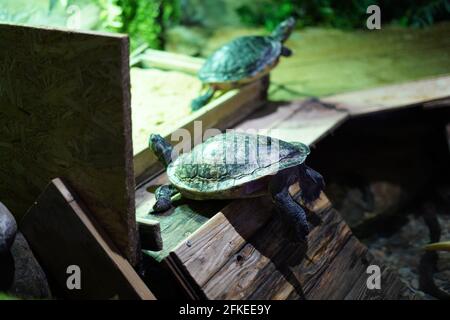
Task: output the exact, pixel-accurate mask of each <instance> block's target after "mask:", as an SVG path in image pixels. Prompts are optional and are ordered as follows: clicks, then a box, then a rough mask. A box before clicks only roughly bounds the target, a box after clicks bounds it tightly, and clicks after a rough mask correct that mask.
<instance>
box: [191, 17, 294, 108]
mask: <svg viewBox="0 0 450 320" xmlns="http://www.w3.org/2000/svg"><path fill="white" fill-rule="evenodd" d="M294 26H295V19H294V18H292V17H290V18H288V19H286V20H284V21H283V22H281V23H280V24H279V25H278V27H277V28H276V29H275V30H274V31H273V32H272V33H271V34H270V35H268V36H244V37H239V38H236V39H234V40H232V41H231V42H229V43H227V44H225V45H224V46H222V47H220V48H219V49H217V50H216V51H215V52H213V53H212V54H211V55H210V56H209V57H208V58H207V59H206V61H205V63H204V64H203V66H202V67H201V68H200V70H199V72H198V78H199V79H200V81H201V82H202V84H203V87H206V86H208V87H209V88H208V90H207V91H206V93H205V94H203V95H201V96H199V97H197V98H195V99H194V100H192V102H191V109H192V111H196V110H198V109H200V108H201V107H203V106H205V105H206V104H207V103H208V102H209V101H210V100H211V98H212V97H213V96H214V93H215V92H216V91H217V90H221V91H222V92H225V91H227V90H231V89H234V88H238V87H240V86H242V85H245V84H247V83H250V82H253V81H255V80H257V79H259V78H261V77H263V76H264V75H266V74H268V73H269V72H270V71H271V70H272V69H273V68H274V67H275V66H276V65H277V63H278V61H279V58H280V56H285V57H289V56H291V55H292V51H291V50H290V49H288V48H287V47H285V46H284V45H283V43H284V42H285V41H286V40H287V39H288V37H289V36H290V34H291V32H292V30H293V29H294Z"/></svg>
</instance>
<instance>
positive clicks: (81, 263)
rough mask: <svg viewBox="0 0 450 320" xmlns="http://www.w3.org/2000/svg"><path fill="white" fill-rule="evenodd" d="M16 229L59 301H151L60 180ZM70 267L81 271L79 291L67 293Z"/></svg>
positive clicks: (99, 229) (147, 292)
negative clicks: (59, 295) (55, 289)
mask: <svg viewBox="0 0 450 320" xmlns="http://www.w3.org/2000/svg"><path fill="white" fill-rule="evenodd" d="M20 228H21V230H22V232H23V234H24V236H25V237H26V239H27V240H28V242H29V244H30V246H31V248H32V250H33V252H34V253H35V254H36V256H37V257H38V259H39V261H40V263H41V264H42V266H43V268H44V270H45V271H46V273H47V274H48V275H49V276H50V278H51V279H52V280H53V281H54V282H55V283H56V284H57V286H58V290H57V291H58V292H62V294H63V296H64V298H68V299H115V298H118V299H145V300H153V299H154V298H155V297H154V296H153V294H152V293H151V292H150V290H149V289H148V288H147V287H146V285H145V284H144V282H143V281H142V280H141V279H140V278H139V276H138V275H137V273H136V272H135V271H134V269H133V268H132V266H131V265H130V264H129V263H128V261H127V260H125V259H124V258H123V257H122V256H121V255H120V254H119V252H118V250H117V249H116V247H115V246H114V244H113V243H112V242H111V241H110V239H109V238H108V237H107V235H106V234H105V233H104V232H103V231H102V229H101V228H100V227H99V226H98V224H97V223H96V222H95V221H94V219H93V217H92V216H91V215H90V214H89V212H88V211H87V209H86V208H85V206H84V205H83V204H82V203H81V201H80V199H78V198H77V197H76V195H75V194H74V193H73V191H71V190H70V189H69V188H68V186H67V185H66V184H65V183H64V182H63V181H62V180H60V179H54V180H53V181H52V182H51V183H50V184H49V185H48V186H47V188H46V189H45V190H44V192H43V193H42V194H41V195H40V196H39V198H38V199H37V200H36V202H35V203H34V204H33V206H32V207H31V208H30V210H29V211H28V212H27V214H26V215H25V217H24V219H23V220H22V222H21V224H20ZM71 265H76V266H78V267H79V268H80V271H81V289H80V290H69V289H68V288H67V285H66V281H67V278H68V276H69V275H68V274H67V268H68V267H69V266H71Z"/></svg>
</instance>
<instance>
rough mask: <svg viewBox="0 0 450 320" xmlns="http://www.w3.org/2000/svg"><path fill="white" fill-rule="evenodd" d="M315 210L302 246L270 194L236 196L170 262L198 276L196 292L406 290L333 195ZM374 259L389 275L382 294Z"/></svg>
mask: <svg viewBox="0 0 450 320" xmlns="http://www.w3.org/2000/svg"><path fill="white" fill-rule="evenodd" d="M293 189H294V190H292V193H296V191H298V188H293ZM310 209H311V213H310V216H311V219H310V221H311V222H312V223H313V224H315V227H314V228H313V229H312V232H311V233H310V235H309V237H308V244H307V246H300V245H294V244H291V243H290V242H289V241H288V240H287V239H286V238H285V237H284V232H285V226H283V225H282V223H281V221H280V219H277V214H276V213H275V212H274V209H273V206H272V205H271V203H270V200H269V199H267V198H263V199H259V200H258V199H254V200H253V201H245V200H240V201H235V202H233V203H231V204H230V205H229V206H227V207H225V208H224V209H223V210H222V211H221V212H220V213H219V214H217V215H215V216H214V217H213V218H212V219H211V220H210V221H208V223H206V224H205V225H203V226H202V227H201V228H200V229H199V230H198V231H197V232H195V233H194V234H193V235H191V236H190V237H188V238H187V239H186V240H185V241H183V243H181V244H180V245H179V246H178V247H177V248H175V249H174V250H173V251H172V252H171V253H170V256H169V257H168V258H167V259H168V260H169V262H168V263H169V264H170V265H176V266H177V268H178V270H179V271H178V273H179V274H178V277H179V279H183V280H184V281H189V282H190V286H191V288H192V289H191V290H193V292H191V297H193V298H200V299H201V298H206V299H277V300H279V299H368V298H383V299H396V298H400V297H401V294H402V290H403V286H402V285H401V284H400V282H399V280H398V279H397V278H396V276H395V275H394V274H392V273H391V271H389V270H388V269H386V268H385V267H384V266H383V265H381V264H380V263H379V262H376V261H374V259H373V258H372V257H371V256H370V254H369V253H368V251H367V248H366V247H365V246H363V245H362V244H361V243H360V242H359V241H358V240H357V239H356V238H355V237H354V236H353V235H352V233H351V231H350V229H349V227H348V226H347V224H346V223H345V222H344V221H343V220H342V218H341V216H340V215H339V213H338V212H337V211H336V210H334V209H333V208H332V207H331V204H330V203H329V201H328V199H327V198H326V196H325V195H323V194H322V196H321V199H319V201H317V202H316V204H315V205H314V207H311V208H310ZM374 263H376V264H378V265H379V266H380V267H381V269H382V270H383V273H384V276H385V277H384V279H383V278H382V289H381V290H379V291H378V292H377V293H375V294H374V293H372V292H371V291H370V290H368V289H367V286H366V280H367V274H366V273H365V272H366V269H367V267H368V266H369V265H370V264H374ZM187 279H189V280H187ZM387 280H389V281H387ZM364 287H365V288H366V289H364Z"/></svg>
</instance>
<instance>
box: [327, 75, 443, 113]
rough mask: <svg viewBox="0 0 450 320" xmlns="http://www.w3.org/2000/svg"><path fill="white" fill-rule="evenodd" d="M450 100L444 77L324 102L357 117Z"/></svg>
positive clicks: (345, 95)
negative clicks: (429, 102)
mask: <svg viewBox="0 0 450 320" xmlns="http://www.w3.org/2000/svg"><path fill="white" fill-rule="evenodd" d="M449 96H450V76H442V77H436V78H431V79H425V80H419V81H414V82H407V83H402V84H396V85H390V86H385V87H378V88H375V89H368V90H362V91H355V92H349V93H343V94H339V95H335V96H330V97H326V98H322V99H321V101H324V102H326V103H332V104H336V105H337V107H338V108H340V109H343V110H347V111H348V112H349V113H350V115H352V116H356V115H363V114H370V113H373V112H381V111H386V110H395V109H398V108H402V107H409V106H412V105H418V104H423V103H425V102H428V101H436V100H441V99H448V98H449Z"/></svg>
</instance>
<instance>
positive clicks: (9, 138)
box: [0, 25, 136, 262]
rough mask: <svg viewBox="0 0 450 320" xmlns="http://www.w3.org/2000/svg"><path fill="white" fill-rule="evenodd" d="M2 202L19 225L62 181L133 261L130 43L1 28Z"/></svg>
mask: <svg viewBox="0 0 450 320" xmlns="http://www.w3.org/2000/svg"><path fill="white" fill-rule="evenodd" d="M0 43H1V47H0V74H1V77H0V197H1V201H3V202H4V203H5V204H7V205H8V207H10V208H11V209H12V211H13V212H14V213H15V214H16V215H17V216H18V217H21V216H22V215H23V214H24V213H25V212H26V210H27V209H28V208H29V207H30V206H31V204H33V202H34V201H35V199H36V197H37V196H38V195H39V194H40V193H41V192H42V191H43V190H44V188H45V186H46V185H47V184H48V183H49V182H50V180H51V179H53V178H55V177H63V178H65V179H67V180H68V181H69V183H70V184H71V185H72V186H73V187H74V188H75V190H76V191H77V193H78V194H79V195H80V196H81V198H82V200H83V201H84V202H85V203H86V204H87V206H88V207H89V209H90V211H91V212H92V213H93V214H94V215H95V217H96V219H97V220H98V222H99V223H100V224H101V226H102V227H103V228H104V229H105V230H106V232H107V233H108V234H109V236H110V237H111V238H112V239H113V241H114V242H115V243H116V245H117V246H118V247H119V249H120V250H121V252H122V253H123V254H124V255H126V257H127V258H129V259H130V261H132V262H135V261H136V225H135V216H134V179H133V168H132V165H133V163H132V159H133V158H132V157H133V152H132V144H131V133H130V132H131V120H130V115H131V112H130V88H129V86H130V85H129V64H128V54H129V49H128V47H129V43H128V38H127V37H126V36H123V35H106V34H103V35H100V34H90V33H76V32H67V31H61V30H52V29H41V28H32V27H21V26H11V25H0Z"/></svg>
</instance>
